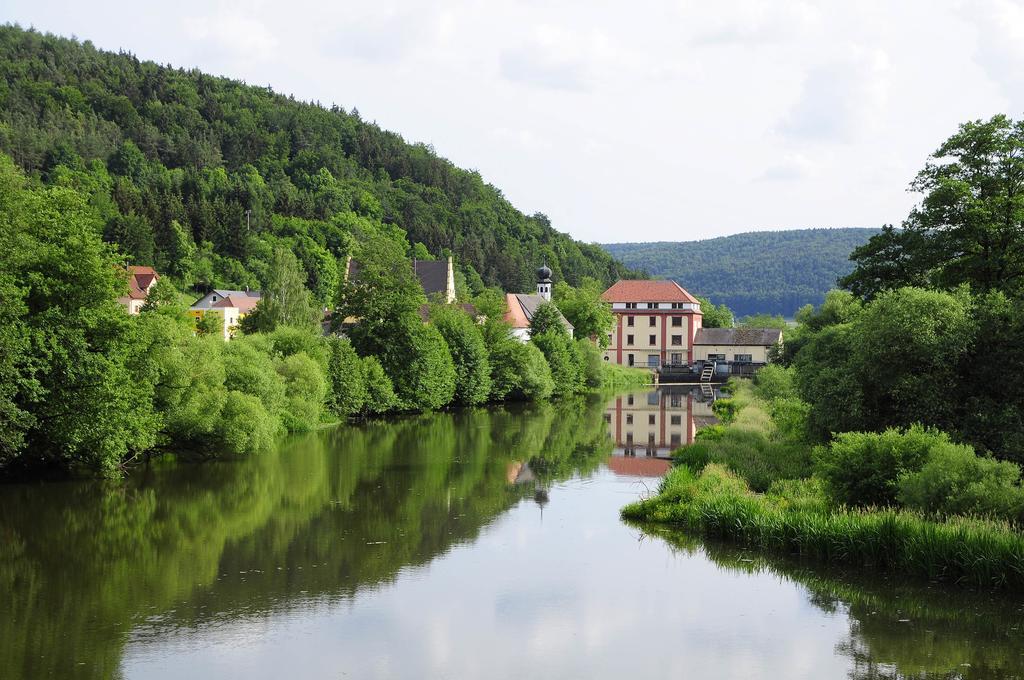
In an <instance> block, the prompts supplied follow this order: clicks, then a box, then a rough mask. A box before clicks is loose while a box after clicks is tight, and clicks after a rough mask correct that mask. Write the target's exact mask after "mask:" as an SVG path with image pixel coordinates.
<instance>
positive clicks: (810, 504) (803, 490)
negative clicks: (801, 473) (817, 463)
mask: <svg viewBox="0 0 1024 680" xmlns="http://www.w3.org/2000/svg"><path fill="white" fill-rule="evenodd" d="M765 495H766V496H770V497H771V498H773V499H774V500H776V501H777V502H778V503H779V506H780V507H783V508H786V509H791V510H801V511H809V512H824V511H826V510H828V509H829V501H828V494H827V493H826V491H825V484H824V483H823V482H822V481H821V480H820V479H818V478H817V477H808V478H806V479H779V480H776V481H774V482H772V485H771V486H769V487H768V491H766V492H765Z"/></svg>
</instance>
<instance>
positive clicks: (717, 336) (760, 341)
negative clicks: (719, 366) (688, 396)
mask: <svg viewBox="0 0 1024 680" xmlns="http://www.w3.org/2000/svg"><path fill="white" fill-rule="evenodd" d="M781 344H782V331H781V330H780V329H778V328H700V329H698V330H697V333H696V335H695V336H694V339H693V353H694V359H695V360H696V361H698V362H705V363H707V362H712V361H714V362H720V363H724V364H740V365H743V364H746V365H752V366H759V365H764V364H766V363H768V361H769V359H770V356H771V350H772V348H773V347H775V346H776V345H781Z"/></svg>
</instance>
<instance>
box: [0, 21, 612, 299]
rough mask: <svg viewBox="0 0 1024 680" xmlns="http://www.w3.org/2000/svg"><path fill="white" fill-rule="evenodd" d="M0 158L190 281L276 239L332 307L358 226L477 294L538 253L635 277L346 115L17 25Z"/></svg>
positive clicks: (251, 279)
mask: <svg viewBox="0 0 1024 680" xmlns="http://www.w3.org/2000/svg"><path fill="white" fill-rule="evenodd" d="M339 96H344V93H339ZM0 151H2V152H4V153H6V154H8V155H10V156H11V157H12V158H13V159H14V162H15V163H16V164H17V165H18V166H19V167H20V168H21V169H22V170H23V171H24V172H25V173H26V174H28V175H29V176H30V177H34V178H37V179H39V180H42V181H43V182H44V183H46V184H57V185H64V186H70V187H72V188H75V189H77V190H79V191H83V192H85V193H87V194H88V195H90V196H91V202H92V204H93V206H94V207H95V208H96V209H97V210H98V211H99V212H100V213H101V216H102V221H103V233H104V238H105V239H106V240H107V241H109V242H112V243H115V244H117V245H118V246H119V248H120V250H121V252H122V254H123V255H124V257H125V259H126V260H128V261H130V262H131V263H132V264H141V265H152V266H155V267H156V268H157V269H158V270H159V271H160V272H161V273H166V274H170V275H172V276H174V277H175V279H176V280H177V281H178V283H179V285H182V286H185V287H190V286H195V287H196V288H198V289H203V288H208V287H213V286H216V287H231V288H241V287H243V286H251V287H254V288H255V287H260V286H261V285H263V283H264V279H265V278H266V275H267V269H268V266H269V262H270V259H271V254H272V252H273V250H274V248H275V247H277V246H281V245H283V246H285V247H288V248H289V249H290V250H293V251H294V252H295V253H296V255H297V256H298V257H299V259H300V260H301V262H302V265H303V268H304V269H305V271H306V273H307V276H308V285H309V287H310V289H311V290H312V291H313V293H314V295H315V296H316V298H317V299H318V300H319V301H320V302H322V303H328V302H329V300H330V296H331V295H332V294H333V290H334V288H335V286H336V282H337V280H338V276H339V272H338V269H339V267H338V260H339V258H341V257H344V256H345V255H347V254H348V253H349V250H350V246H351V232H352V230H353V228H356V227H358V226H359V225H360V224H361V223H363V222H365V221H371V222H376V223H378V224H380V223H383V224H384V225H389V226H392V227H397V228H398V229H400V230H402V231H403V232H404V233H405V235H406V237H407V238H408V241H409V243H410V244H411V252H410V254H412V255H415V256H417V257H421V258H428V257H440V256H444V255H446V254H453V255H454V256H455V259H456V262H457V263H458V266H459V273H460V277H459V278H460V284H461V285H462V286H463V287H464V288H465V289H468V291H469V292H470V293H478V292H479V291H480V290H481V289H482V288H483V287H484V286H501V287H503V288H505V289H508V290H525V289H530V288H532V287H533V284H534V281H533V278H532V277H533V272H534V271H535V270H536V267H537V265H538V263H539V262H541V261H542V260H546V261H547V263H548V265H549V266H550V267H551V268H552V269H553V270H554V272H555V276H556V278H557V279H561V280H566V281H568V282H570V283H572V284H577V283H579V282H580V281H581V280H582V279H583V277H584V276H589V277H592V278H594V279H597V280H599V281H601V282H604V283H610V282H611V281H613V280H615V279H617V278H619V277H620V276H623V275H626V274H628V272H627V271H626V269H625V268H624V267H623V266H622V265H620V264H619V263H617V262H616V261H614V260H613V259H612V258H611V257H609V256H608V255H607V254H606V253H605V252H604V251H603V250H602V249H601V248H600V247H598V246H596V245H587V244H582V243H578V242H576V241H574V240H572V239H571V238H569V237H568V236H566V235H565V234H562V233H560V232H558V231H556V230H555V229H554V228H553V227H552V226H551V224H550V222H549V220H548V219H547V217H546V216H544V215H543V214H540V213H537V214H534V215H531V216H527V215H524V214H522V213H520V212H519V211H518V210H516V209H515V208H514V207H513V206H512V205H511V204H510V203H509V202H508V201H507V200H506V199H505V198H504V197H503V196H502V194H501V192H500V191H499V190H498V189H496V188H495V187H493V186H491V185H489V184H486V183H485V182H484V181H483V179H482V178H481V177H480V175H479V174H478V173H476V172H472V171H467V170H463V169H460V168H457V167H455V166H454V165H453V164H452V163H450V162H449V161H447V160H445V159H444V158H442V157H440V156H438V155H437V154H436V153H435V152H434V150H433V149H432V148H431V147H430V146H428V145H424V144H410V143H408V142H406V141H405V140H403V139H402V137H401V136H399V135H397V134H395V133H393V132H388V131H386V130H381V129H380V128H379V127H378V126H377V125H375V124H373V123H371V122H367V121H364V120H362V119H361V118H360V116H359V113H358V111H357V110H355V109H352V110H351V111H346V110H345V109H343V108H341V107H340V106H337V105H332V106H331V107H329V108H328V107H325V106H321V105H320V104H319V103H306V102H300V101H296V100H295V99H294V98H292V97H287V96H284V95H282V94H278V93H275V92H273V91H272V90H270V89H269V88H265V87H253V86H249V85H246V84H244V83H241V82H239V81H235V80H230V79H227V78H219V77H213V76H210V75H206V74H204V73H201V72H199V71H198V70H181V69H175V68H171V67H168V66H161V65H159V64H155V63H153V62H147V61H140V60H139V59H137V58H136V57H135V56H133V55H131V54H125V53H120V54H114V53H111V52H105V51H102V50H98V49H96V48H95V47H94V46H93V45H92V44H91V43H89V42H84V43H79V42H77V41H75V40H70V39H65V38H60V37H56V36H51V35H43V34H40V33H38V32H35V31H31V30H23V29H21V28H19V27H17V26H2V27H0Z"/></svg>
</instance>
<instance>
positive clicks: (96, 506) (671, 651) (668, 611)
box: [0, 390, 1024, 679]
mask: <svg viewBox="0 0 1024 680" xmlns="http://www.w3.org/2000/svg"><path fill="white" fill-rule="evenodd" d="M649 394H650V393H649V392H647V391H640V392H636V393H633V394H632V395H622V396H621V397H617V398H615V399H612V400H610V401H608V400H601V399H589V400H577V401H571V402H563V403H560V404H557V405H537V406H533V407H528V408H516V409H493V410H467V411H459V412H455V413H443V414H433V415H425V416H420V417H415V418H406V419H401V420H398V421H393V422H376V423H369V424H367V425H365V426H361V427H344V428H338V429H335V430H330V431H326V432H322V433H317V434H315V435H310V436H307V437H302V438H297V439H293V440H291V441H289V442H288V443H287V445H286V446H285V447H283V448H282V449H281V450H280V451H278V452H276V453H274V454H271V455H264V456H256V457H252V458H248V459H244V460H238V461H225V462H218V463H211V464H204V465H190V464H178V463H174V462H164V463H160V464H154V465H151V466H149V467H148V468H146V469H144V470H140V471H139V473H138V474H137V475H135V476H133V477H132V478H131V479H130V480H128V481H127V482H126V483H123V484H118V485H109V484H102V483H82V482H78V483H65V484H43V485H9V486H3V487H0V588H2V590H0V593H3V597H2V599H0V677H12V678H30V679H31V678H58V677H59V678H109V677H132V678H134V677H140V678H143V677H144V678H162V677H166V678H175V677H195V678H219V677H242V676H244V677H250V678H256V677H258V678H264V677H266V678H272V677H281V676H291V677H331V678H336V677H417V678H419V677H491V678H520V677H526V676H530V677H584V676H586V677H592V678H617V677H623V676H626V675H629V676H632V677H641V678H643V677H655V676H665V675H669V676H676V675H685V676H687V677H702V678H728V677H744V678H748V677H752V678H758V677H762V678H777V677H791V678H796V677H806V678H822V677H842V676H843V675H849V676H850V677H855V678H874V677H879V678H890V677H915V678H916V677H971V678H1004V677H1018V676H1019V675H1020V673H1021V669H1022V668H1024V664H1022V661H1021V653H1022V650H1024V646H1022V645H1021V644H1020V642H1021V639H1020V635H1021V631H1020V628H1021V619H1022V617H1021V613H1022V612H1021V610H1020V606H1019V601H1017V600H1011V601H1007V600H1003V601H990V600H989V599H988V598H986V597H985V596H969V595H965V594H962V593H958V594H956V595H955V596H953V595H951V594H950V593H949V591H946V590H938V591H936V592H931V591H929V590H928V589H927V588H923V589H922V588H921V587H919V586H915V587H912V588H910V587H905V586H901V585H895V584H891V583H887V582H884V581H883V582H872V581H869V580H865V579H864V578H863V577H856V576H855V575H853V576H847V575H843V574H839V573H837V572H834V571H833V572H829V571H820V570H819V571H813V570H808V569H806V568H803V567H801V566H800V565H793V564H789V563H786V562H784V561H778V560H773V559H770V558H763V557H759V556H756V555H749V554H746V553H742V552H737V551H734V550H731V549H729V548H728V547H722V546H715V545H707V544H702V543H699V542H696V541H694V540H693V539H689V538H686V537H685V536H682V535H679V534H673V533H672V532H664V531H663V530H660V529H659V530H653V529H643V530H642V531H641V530H639V529H637V528H634V527H630V526H627V525H624V524H622V523H620V522H619V520H618V510H619V508H620V507H621V506H622V505H624V504H625V503H627V502H629V501H630V500H633V499H634V498H636V497H637V495H639V494H641V493H644V492H645V490H646V489H647V488H650V487H651V486H653V484H652V482H651V481H650V480H646V481H645V480H644V476H645V475H653V474H658V472H657V471H655V470H654V468H653V467H647V466H648V465H658V466H660V467H659V468H658V469H659V470H663V469H664V468H665V466H667V464H668V463H667V461H665V460H663V459H662V457H663V456H664V455H665V454H667V452H668V450H670V449H671V448H672V445H673V440H672V437H673V435H678V436H679V438H680V441H686V439H687V437H689V438H692V436H693V434H694V433H695V431H696V429H697V428H698V427H699V426H700V425H701V424H702V423H704V422H707V420H706V419H707V418H709V417H711V416H710V414H711V412H710V399H705V398H703V395H700V394H695V393H691V392H688V391H679V390H664V391H661V392H654V396H653V397H651V396H649ZM630 396H632V402H633V403H632V404H630V403H629V402H630ZM630 412H632V414H633V416H634V417H633V426H634V429H633V430H632V431H633V433H634V441H636V440H637V438H638V437H640V442H644V441H645V440H646V438H647V437H648V436H649V430H641V429H639V427H637V426H639V425H643V426H644V427H647V428H649V427H652V426H653V428H654V433H655V442H654V444H655V447H654V451H653V453H652V455H649V456H648V455H647V451H646V448H645V447H641V448H637V447H636V446H633V447H627V446H625V445H624V442H625V441H626V439H625V437H624V436H620V434H623V433H625V432H626V430H625V425H626V423H625V420H626V419H625V415H627V414H628V413H630ZM618 414H621V415H622V420H623V428H622V429H620V430H618V431H616V430H615V429H614V428H613V427H611V425H612V423H613V422H615V419H616V418H617V416H618ZM641 415H645V416H648V417H647V418H641V417H640V416H641ZM651 415H653V416H655V421H654V422H653V423H651V422H650V419H649V417H650V416H651ZM676 415H678V416H679V422H678V423H676V422H674V420H673V416H676ZM659 419H660V420H659ZM606 421H608V422H607V423H606ZM638 421H639V422H638ZM663 430H664V433H665V436H664V437H662V436H661V433H662V431H663ZM638 433H643V434H642V435H638ZM662 441H664V442H665V445H664V447H662V445H661V442H662ZM637 463H639V464H640V465H639V467H635V468H634V467H630V466H632V465H634V464H637ZM655 483H656V482H655ZM645 485H646V486H645ZM655 536H656V537H657V538H656V539H655V538H648V537H655ZM662 538H664V540H662ZM902 619H909V620H906V621H904V620H902ZM962 664H971V665H970V666H963V665H962Z"/></svg>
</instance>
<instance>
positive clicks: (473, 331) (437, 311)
mask: <svg viewBox="0 0 1024 680" xmlns="http://www.w3.org/2000/svg"><path fill="white" fill-rule="evenodd" d="M430 320H431V323H433V324H434V326H435V327H436V328H437V330H438V331H439V332H440V333H441V336H442V337H443V338H444V340H445V342H446V343H447V344H448V349H449V351H451V355H452V361H453V363H454V364H455V402H456V403H457V404H462V405H465V406H473V405H476V404H482V403H484V402H485V401H487V397H488V395H490V392H491V364H490V360H489V359H488V357H487V347H486V346H485V345H484V339H483V335H482V334H481V332H480V328H479V327H478V326H477V325H476V323H474V322H473V320H472V319H471V318H470V317H469V315H468V314H466V313H465V312H464V311H463V310H462V309H461V308H459V307H452V306H449V305H434V306H433V308H432V309H431V312H430Z"/></svg>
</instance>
